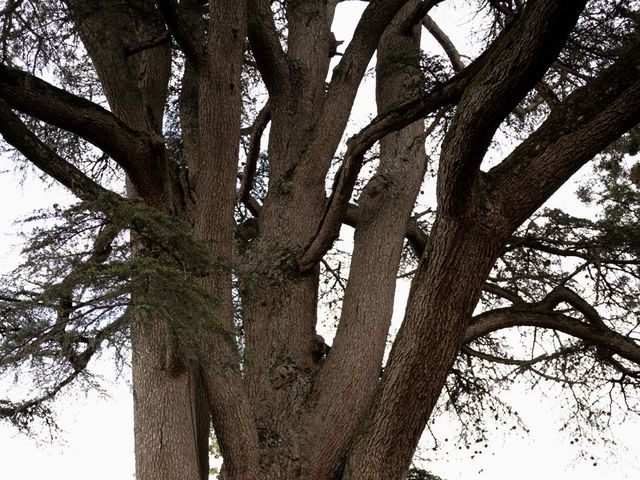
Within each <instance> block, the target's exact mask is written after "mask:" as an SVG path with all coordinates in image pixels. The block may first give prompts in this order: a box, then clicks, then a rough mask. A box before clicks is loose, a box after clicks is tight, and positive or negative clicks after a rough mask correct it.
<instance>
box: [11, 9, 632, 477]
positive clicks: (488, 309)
mask: <svg viewBox="0 0 640 480" xmlns="http://www.w3.org/2000/svg"><path fill="white" fill-rule="evenodd" d="M342 3H347V2H346V1H345V2H342V1H336V0H306V1H302V0H288V1H267V0H241V1H239V0H217V1H215V2H210V1H202V0H180V1H176V0H156V1H151V0H126V1H123V0H98V1H95V2H83V1H81V0H64V1H60V0H42V1H40V2H31V1H28V0H6V1H4V2H3V3H2V4H0V5H1V7H0V21H1V24H0V27H1V28H0V47H1V50H0V134H1V135H2V137H3V138H4V141H5V143H4V146H5V149H4V154H5V155H10V156H11V157H12V159H13V161H15V163H16V165H18V166H21V167H23V168H31V167H33V168H34V169H35V170H37V171H39V172H41V173H43V174H44V175H45V176H46V177H47V178H50V179H52V180H53V181H55V182H58V183H59V184H61V185H63V186H64V187H66V188H67V189H68V190H69V191H70V192H71V193H72V194H73V195H75V197H77V199H78V201H77V203H74V204H72V205H70V206H68V207H66V206H65V207H60V206H58V205H54V206H53V207H52V208H51V209H49V210H47V211H42V212H36V213H34V215H33V217H32V218H30V219H29V225H33V226H32V227H30V233H29V237H30V238H29V243H28V245H27V247H26V249H25V251H24V252H23V260H24V262H23V263H22V264H21V266H20V267H18V268H17V269H16V270H15V271H13V272H11V273H10V274H8V275H7V276H5V277H4V278H3V280H2V283H1V285H0V288H1V290H0V311H2V316H1V317H0V375H2V376H3V379H11V378H14V379H16V383H17V387H16V388H15V389H13V390H11V391H9V392H8V393H7V395H8V396H7V397H6V398H0V418H2V419H5V420H8V421H10V422H12V423H13V424H14V425H15V426H17V427H18V428H21V429H28V428H30V426H31V424H32V423H33V422H34V421H35V420H38V419H40V420H44V421H45V422H46V423H48V424H51V425H53V422H54V415H53V407H52V405H53V402H54V400H55V397H56V396H57V395H59V394H61V393H63V392H64V391H65V390H66V389H69V388H72V386H73V385H81V386H84V387H86V388H92V387H93V386H94V384H95V381H96V380H95V378H94V377H93V376H92V371H91V365H92V361H93V359H94V358H96V356H97V355H99V354H100V352H102V351H106V350H111V351H114V352H115V353H116V356H117V358H119V359H120V360H121V361H122V362H125V363H126V364H129V363H130V365H131V369H132V382H133V396H134V417H135V441H136V476H137V478H139V479H140V480H150V479H161V480H164V479H167V480H169V479H177V478H181V479H184V478H186V479H190V480H191V479H193V480H195V479H204V478H207V476H208V474H209V467H208V452H209V443H210V433H211V431H212V432H213V433H214V434H215V438H216V441H217V443H218V444H219V446H220V453H221V456H222V458H223V460H224V463H223V467H222V471H221V473H220V475H221V478H223V479H225V480H235V479H257V478H261V479H263V478H264V479H280V478H300V479H303V478H311V479H317V480H324V479H326V480H334V479H345V480H346V479H354V480H355V479H367V480H375V479H402V478H425V475H427V474H426V473H425V472H422V471H418V470H412V471H411V473H409V475H410V476H409V477H407V474H408V473H407V472H408V471H409V470H408V469H409V467H410V463H411V459H412V456H413V454H414V452H415V449H416V447H417V445H418V442H419V440H420V437H421V436H422V434H423V432H424V431H425V428H428V424H429V423H428V422H429V420H430V419H433V418H434V417H435V416H437V415H438V414H439V413H442V412H444V411H450V412H454V413H455V416H456V417H457V419H458V420H459V421H460V426H461V427H460V428H461V439H460V441H461V442H463V443H467V444H468V443H470V442H481V441H482V440H483V439H484V438H485V435H486V433H487V432H486V425H487V422H488V421H491V419H493V418H499V417H501V416H513V415H516V414H515V412H513V410H512V409H511V408H510V406H509V405H507V404H506V403H505V402H504V401H503V398H502V396H501V395H502V393H503V392H504V391H505V390H506V389H508V388H509V386H510V385H511V384H512V383H513V382H514V381H525V382H529V383H530V384H531V385H532V386H537V387H541V386H546V387H545V388H547V387H548V386H549V385H558V386H559V387H560V388H561V389H563V390H564V391H565V392H566V395H565V401H567V402H569V403H570V404H572V405H573V407H574V408H571V409H570V410H571V414H570V416H569V417H568V418H567V425H568V427H569V428H570V429H571V431H572V432H574V431H575V432H577V434H579V436H580V438H582V439H585V440H586V441H592V440H593V439H594V438H597V437H598V436H599V433H598V432H600V431H601V430H602V429H604V428H606V427H607V425H608V422H610V421H611V418H615V417H616V416H620V415H624V414H626V413H628V412H637V411H638V408H639V407H640V404H639V403H638V400H639V397H638V385H639V384H638V381H639V379H640V367H639V366H638V364H639V363H640V337H638V333H637V332H636V329H637V327H638V323H639V312H640V309H639V306H638V298H639V293H640V292H639V287H640V257H639V253H640V240H639V239H640V201H639V200H640V193H639V190H638V189H639V187H640V162H638V157H637V154H638V150H639V149H640V126H639V122H640V32H639V23H640V3H639V2H637V1H635V0H589V1H586V0H528V1H524V0H425V1H417V0H404V1H401V0H372V1H370V2H366V6H365V7H363V11H362V15H361V17H360V18H359V19H354V23H357V25H356V27H355V31H354V33H353V36H352V37H351V38H350V39H343V38H337V37H336V34H335V33H334V32H332V24H334V22H335V20H336V18H337V17H339V15H340V14H341V8H343V5H341V4H342ZM452 7H457V8H458V10H455V9H451V10H449V11H448V12H450V15H451V16H452V18H453V17H455V16H456V15H460V14H461V13H460V12H473V15H474V17H473V18H474V20H473V28H472V30H471V31H470V33H469V35H470V38H471V39H472V41H470V40H469V39H467V41H466V45H465V46H461V45H460V44H457V43H458V42H459V41H460V40H461V39H459V38H453V37H450V36H448V35H447V30H448V25H447V23H446V22H441V21H440V22H438V21H436V19H437V18H438V17H437V16H436V14H437V13H438V11H441V9H445V8H452ZM434 12H435V14H434ZM427 39H429V41H427ZM372 59H375V66H374V67H370V65H371V61H372ZM370 78H373V79H374V81H375V93H373V92H371V93H372V96H375V106H376V114H375V117H374V118H372V119H369V120H367V121H366V122H365V123H363V124H362V125H360V124H358V125H357V128H355V129H354V128H353V125H351V124H350V119H353V118H354V117H356V116H357V112H352V109H353V106H354V102H355V100H356V96H357V94H358V91H359V89H361V90H366V88H361V87H362V85H363V84H365V83H366V82H367V81H368V79H370ZM370 103H371V104H373V103H374V102H373V99H372V100H371V102H370ZM352 130H353V132H352ZM347 137H348V139H346V140H345V138H347ZM585 166H586V167H585ZM583 167H584V168H586V169H589V170H588V171H589V175H588V176H587V179H586V180H582V183H581V185H580V187H579V189H578V191H577V193H578V199H577V200H576V201H580V202H582V203H583V204H584V205H587V206H588V207H589V211H590V212H591V214H590V215H588V216H587V217H588V218H581V217H579V216H577V215H576V214H575V213H572V212H571V210H570V209H559V208H545V207H544V205H545V203H546V202H547V200H548V199H549V198H550V197H551V196H552V195H553V194H554V193H555V192H556V191H558V189H560V188H561V187H562V186H563V185H564V184H566V183H567V182H568V181H569V179H570V178H571V177H572V176H573V175H574V174H575V173H576V172H577V171H578V170H580V169H581V168H583ZM583 171H586V170H583ZM341 232H342V238H351V234H352V240H347V241H339V240H340V238H341ZM399 281H400V282H405V283H407V282H408V283H409V284H410V291H409V294H408V301H407V304H406V307H405V308H404V311H403V312H402V315H400V317H401V321H400V323H399V326H398V329H397V332H395V330H394V329H392V328H391V327H392V316H393V312H394V309H395V310H396V311H397V310H399V307H398V306H397V305H394V293H395V291H396V287H397V285H398V282H399ZM320 333H322V334H323V335H321V334H320ZM26 383H29V386H28V387H27V386H25V384H26Z"/></svg>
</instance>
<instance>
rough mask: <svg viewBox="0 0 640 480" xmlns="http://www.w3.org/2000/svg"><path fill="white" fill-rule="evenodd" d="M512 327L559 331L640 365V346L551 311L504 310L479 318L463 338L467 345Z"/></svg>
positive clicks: (484, 314) (605, 330)
mask: <svg viewBox="0 0 640 480" xmlns="http://www.w3.org/2000/svg"><path fill="white" fill-rule="evenodd" d="M511 327H541V328H550V329H553V330H557V331H559V332H562V333H566V334H567V335H571V336H574V337H577V338H580V339H582V340H584V341H585V342H589V343H592V344H594V345H597V346H600V347H603V348H606V349H608V350H610V351H612V352H613V353H616V354H618V355H620V356H621V357H623V358H626V359H627V360H630V361H632V362H635V363H639V364H640V346H639V345H637V344H636V343H635V342H634V341H633V340H631V339H629V338H628V337H625V336H624V335H620V334H619V333H617V332H614V331H613V330H611V329H609V328H603V327H600V326H596V325H591V324H588V323H585V322H582V321H580V320H578V319H576V318H572V317H569V316H567V315H563V314H561V313H558V312H553V311H548V310H532V309H519V308H512V307H510V308H503V309H498V310H491V311H489V312H485V313H482V314H480V315H478V316H476V317H475V318H474V319H473V321H472V322H471V325H470V326H469V328H467V331H466V333H465V336H464V341H465V343H468V342H471V341H473V340H476V339H478V338H480V337H482V336H484V335H488V334H489V333H492V332H495V331H497V330H502V329H504V328H511Z"/></svg>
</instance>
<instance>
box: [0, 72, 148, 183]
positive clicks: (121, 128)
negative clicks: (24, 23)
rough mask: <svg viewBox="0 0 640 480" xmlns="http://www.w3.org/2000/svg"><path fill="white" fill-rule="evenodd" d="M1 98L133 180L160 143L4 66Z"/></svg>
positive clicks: (90, 105)
mask: <svg viewBox="0 0 640 480" xmlns="http://www.w3.org/2000/svg"><path fill="white" fill-rule="evenodd" d="M0 98H2V99H3V100H4V101H5V102H6V103H7V104H8V105H9V106H10V107H11V108H13V109H16V110H19V111H20V112H23V113H26V114H28V115H31V116H33V117H35V118H37V119H39V120H42V121H44V122H47V123H50V124H51V125H54V126H56V127H59V128H62V129H63V130H67V131H69V132H71V133H75V134H76V135H79V136H80V137H82V138H83V139H85V140H87V141H88V142H89V143H92V144H93V145H95V146H96V147H98V148H100V149H101V150H103V151H104V152H105V153H107V154H108V155H109V156H111V157H112V158H113V159H114V160H115V161H116V162H117V163H118V164H119V165H120V166H121V167H122V168H123V169H124V170H125V171H126V172H127V173H129V174H132V176H133V177H134V178H135V176H136V174H141V169H142V167H143V165H144V164H145V163H146V162H145V160H148V159H149V158H150V156H151V155H152V151H153V149H154V148H155V147H156V146H157V144H158V143H159V142H160V139H159V138H155V137H152V136H151V135H149V134H148V133H145V132H139V131H135V130H132V129H131V128H129V127H128V126H127V125H126V124H125V123H124V122H122V121H121V120H119V119H118V118H117V117H116V116H114V115H113V114H112V113H111V112H109V111H108V110H106V109H104V108H102V107H101V106H99V105H96V104H95V103H93V102H91V101H89V100H86V99H84V98H81V97H78V96H76V95H73V94H71V93H69V92H66V91H64V90H62V89H60V88H57V87H55V86H53V85H51V84H50V83H47V82H45V81H44V80H41V79H39V78H37V77H35V76H33V75H31V74H30V73H27V72H24V71H22V70H19V69H17V68H12V67H8V66H6V65H0Z"/></svg>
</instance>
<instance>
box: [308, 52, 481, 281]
mask: <svg viewBox="0 0 640 480" xmlns="http://www.w3.org/2000/svg"><path fill="white" fill-rule="evenodd" d="M481 65H482V60H481V59H478V60H476V62H474V63H472V64H471V65H469V67H467V68H466V69H465V70H464V71H463V72H461V73H460V74H459V75H456V76H455V77H453V78H451V79H450V80H449V81H448V82H447V83H444V84H442V85H438V86H437V87H436V88H434V89H433V90H432V91H431V92H430V93H429V94H427V95H425V96H422V97H420V98H417V99H415V100H412V101H410V102H407V103H405V104H402V105H400V106H399V107H396V108H394V109H392V110H390V111H388V112H385V113H383V114H381V115H378V116H377V117H376V118H375V119H373V121H372V122H371V123H370V124H369V125H368V126H366V127H365V128H363V129H362V130H361V131H360V132H359V133H358V134H357V135H355V136H353V137H351V138H350V139H349V141H348V142H347V152H346V153H345V157H344V161H343V163H342V165H341V166H340V169H339V170H338V173H337V174H336V177H335V180H334V182H333V189H332V192H331V196H330V197H329V201H328V204H327V207H326V210H325V214H324V217H323V219H322V221H321V223H320V226H319V228H318V232H317V234H316V236H315V238H314V239H313V242H312V243H311V244H310V245H309V247H308V248H307V249H306V251H305V252H304V253H303V255H302V256H301V257H300V268H301V270H303V271H305V270H308V269H310V268H312V267H313V266H314V265H315V264H316V263H317V262H318V261H319V259H320V258H322V256H323V255H324V254H325V253H326V252H327V251H328V250H329V248H331V245H332V244H333V242H334V240H335V239H336V238H337V236H338V234H339V233H340V224H341V222H342V219H343V217H344V214H345V212H346V210H347V207H348V202H349V199H350V198H351V193H352V191H353V187H354V185H355V182H356V180H357V178H358V174H359V173H360V167H361V166H362V160H363V158H364V154H365V153H366V152H367V150H369V148H371V147H372V146H373V144H374V143H375V142H377V141H378V140H380V139H381V138H382V137H384V136H385V135H387V134H389V133H391V132H394V131H396V130H399V129H401V128H402V127H405V126H407V125H409V124H411V123H413V122H414V121H416V120H418V119H420V118H423V117H425V116H427V115H428V114H429V113H433V112H435V111H436V110H438V109H440V108H442V107H444V106H446V105H451V104H453V103H455V102H456V101H457V100H458V99H459V98H460V96H461V95H462V93H463V92H464V89H465V88H466V87H467V85H468V84H469V82H470V81H471V78H472V77H473V75H474V74H475V73H476V72H477V71H478V69H479V68H480V66H481Z"/></svg>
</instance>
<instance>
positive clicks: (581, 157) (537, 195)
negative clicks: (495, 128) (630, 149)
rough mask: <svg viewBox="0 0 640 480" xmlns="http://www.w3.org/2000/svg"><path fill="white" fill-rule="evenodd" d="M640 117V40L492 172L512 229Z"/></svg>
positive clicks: (496, 197) (567, 101)
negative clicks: (511, 220)
mask: <svg viewBox="0 0 640 480" xmlns="http://www.w3.org/2000/svg"><path fill="white" fill-rule="evenodd" d="M638 121H640V39H639V38H637V37H636V38H635V40H634V41H633V42H631V43H630V44H629V45H628V48H627V49H626V50H625V51H624V52H623V53H622V54H621V55H620V57H619V59H618V60H617V61H616V62H615V63H614V64H613V65H611V66H610V67H609V68H607V69H606V70H604V71H603V72H602V73H601V74H600V75H599V76H598V77H596V78H594V79H593V80H591V81H590V82H589V83H587V84H586V85H585V86H584V87H581V88H579V89H577V90H576V91H575V92H573V93H572V94H571V95H569V96H568V97H567V98H566V99H565V100H564V101H563V102H562V103H561V104H559V105H558V106H557V107H556V108H554V110H553V111H552V112H551V114H550V115H549V118H548V119H547V120H546V121H545V122H544V123H543V124H542V125H541V126H540V127H539V128H538V130H536V132H535V133H533V134H532V135H531V136H530V137H529V138H528V139H527V140H526V141H524V142H523V143H522V144H521V145H520V146H518V147H517V148H516V149H515V150H514V151H513V153H511V154H510V155H509V156H508V157H507V158H506V159H505V160H504V161H503V162H502V163H501V164H499V165H498V166H497V167H495V168H493V169H492V170H491V171H490V172H489V178H490V180H491V181H492V182H493V186H492V191H493V195H494V198H495V200H496V203H498V204H500V205H501V208H502V210H503V211H504V212H508V216H509V217H510V218H512V219H513V225H512V226H513V228H515V227H516V226H517V225H519V224H520V223H522V222H523V221H524V220H525V219H526V218H527V217H529V216H530V215H531V214H532V213H533V212H534V211H535V210H536V209H537V208H538V207H539V206H540V205H542V204H543V203H544V202H545V201H546V199H547V198H549V196H551V194H552V193H553V192H555V191H556V190H557V189H558V188H559V187H560V185H562V184H563V183H564V182H565V181H566V180H567V179H568V178H569V177H570V176H571V175H572V174H573V173H575V172H576V171H577V170H578V169H579V168H580V167H581V166H582V165H584V164H585V163H586V162H587V161H589V160H590V159H592V158H593V157H594V156H595V155H596V154H598V153H599V152H600V151H602V149H604V148H605V147H606V146H607V145H609V144H610V143H611V142H613V141H614V140H616V139H617V138H619V137H620V135H622V134H624V133H625V132H626V131H627V130H629V129H630V128H632V127H633V126H634V125H636V124H637V123H638Z"/></svg>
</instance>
